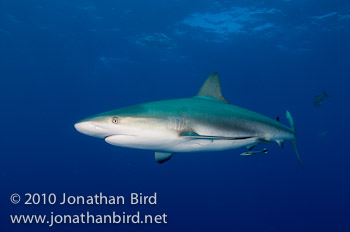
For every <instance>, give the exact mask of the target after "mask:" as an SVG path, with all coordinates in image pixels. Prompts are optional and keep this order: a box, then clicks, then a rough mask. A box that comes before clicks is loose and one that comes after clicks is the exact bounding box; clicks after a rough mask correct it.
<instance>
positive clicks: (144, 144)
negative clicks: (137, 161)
mask: <svg viewBox="0 0 350 232" xmlns="http://www.w3.org/2000/svg"><path fill="white" fill-rule="evenodd" d="M286 116H287V119H288V120H289V122H290V124H291V128H288V127H287V126H285V125H283V124H281V123H279V122H278V121H276V120H273V119H271V118H268V117H266V116H263V115H261V114H258V113H255V112H253V111H250V110H247V109H244V108H241V107H238V106H235V105H232V104H230V103H228V102H227V101H226V100H225V99H224V97H223V96H222V93H221V87H220V81H219V76H218V74H217V73H213V74H211V75H210V76H209V77H208V78H207V80H206V82H205V83H204V85H203V86H202V88H201V90H200V91H199V93H198V94H197V96H195V97H190V98H180V99H173V100H164V101H155V102H147V103H143V104H138V105H133V106H128V107H124V108H120V109H116V110H112V111H108V112H105V113H101V114H97V115H94V116H91V117H88V118H85V119H83V120H81V121H79V122H77V123H76V124H75V125H74V126H75V128H76V129H77V130H78V131H79V132H81V133H83V134H86V135H90V136H94V137H98V138H103V139H105V141H106V142H107V143H109V144H112V145H115V146H122V147H129V148H138V149H148V150H153V151H155V159H156V161H157V162H159V163H163V162H165V161H167V160H169V159H170V158H171V157H172V155H173V154H174V153H180V152H200V151H220V150H227V149H234V148H239V147H243V146H246V147H253V146H255V145H257V144H259V143H271V142H276V143H278V144H279V145H280V146H282V144H283V142H284V141H285V140H290V141H291V142H292V144H293V147H294V148H295V151H296V153H297V157H298V160H299V163H300V165H301V167H302V162H301V160H300V157H299V153H298V151H297V148H296V145H295V139H296V137H295V125H294V121H293V118H292V116H291V114H290V113H289V112H288V111H287V113H286Z"/></svg>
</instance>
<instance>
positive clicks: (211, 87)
mask: <svg viewBox="0 0 350 232" xmlns="http://www.w3.org/2000/svg"><path fill="white" fill-rule="evenodd" d="M197 96H204V97H211V98H215V99H218V100H220V101H223V102H226V103H228V101H226V100H225V98H224V97H223V96H222V93H221V85H220V79H219V75H218V73H217V72H214V73H212V74H211V75H210V76H209V77H208V78H207V80H206V81H205V82H204V84H203V85H202V88H201V90H199V93H198V94H197Z"/></svg>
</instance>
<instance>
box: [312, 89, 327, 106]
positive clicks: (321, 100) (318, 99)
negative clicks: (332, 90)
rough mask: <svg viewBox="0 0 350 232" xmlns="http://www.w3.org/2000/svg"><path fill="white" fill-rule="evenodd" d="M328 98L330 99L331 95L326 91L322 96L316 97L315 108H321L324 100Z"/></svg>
mask: <svg viewBox="0 0 350 232" xmlns="http://www.w3.org/2000/svg"><path fill="white" fill-rule="evenodd" d="M326 97H329V95H328V94H327V93H326V90H323V93H322V94H321V95H317V96H315V97H314V100H313V104H314V106H319V105H321V104H322V103H323V102H324V99H325V98H326Z"/></svg>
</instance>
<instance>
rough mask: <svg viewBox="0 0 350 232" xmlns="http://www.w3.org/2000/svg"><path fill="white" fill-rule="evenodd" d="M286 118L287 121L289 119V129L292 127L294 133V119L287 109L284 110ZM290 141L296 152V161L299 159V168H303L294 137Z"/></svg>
mask: <svg viewBox="0 0 350 232" xmlns="http://www.w3.org/2000/svg"><path fill="white" fill-rule="evenodd" d="M286 118H287V119H288V121H289V124H290V127H291V129H292V130H293V132H294V133H295V131H296V127H295V123H294V120H293V117H292V115H291V114H290V113H289V111H288V110H287V111H286ZM290 141H291V142H292V145H293V148H294V151H295V153H296V155H297V158H298V161H299V165H300V167H301V169H304V165H303V162H302V161H301V158H300V154H299V151H298V148H297V145H296V142H295V139H291V140H290Z"/></svg>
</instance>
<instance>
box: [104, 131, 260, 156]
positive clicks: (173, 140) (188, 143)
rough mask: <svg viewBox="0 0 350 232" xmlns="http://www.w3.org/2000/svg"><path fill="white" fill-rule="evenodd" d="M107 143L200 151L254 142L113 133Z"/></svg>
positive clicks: (141, 147)
mask: <svg viewBox="0 0 350 232" xmlns="http://www.w3.org/2000/svg"><path fill="white" fill-rule="evenodd" d="M105 141H106V142H107V143H109V144H112V145H115V146H121V147H129V148H138V149H147V150H153V151H163V152H175V153H179V152H201V151H220V150H227V149H235V148H239V147H243V146H247V145H250V144H254V143H256V140H254V139H245V140H215V139H189V138H181V137H178V136H170V137H169V136H167V137H165V136H157V137H156V138H155V137H153V136H133V135H113V136H109V137H107V138H106V139H105Z"/></svg>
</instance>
